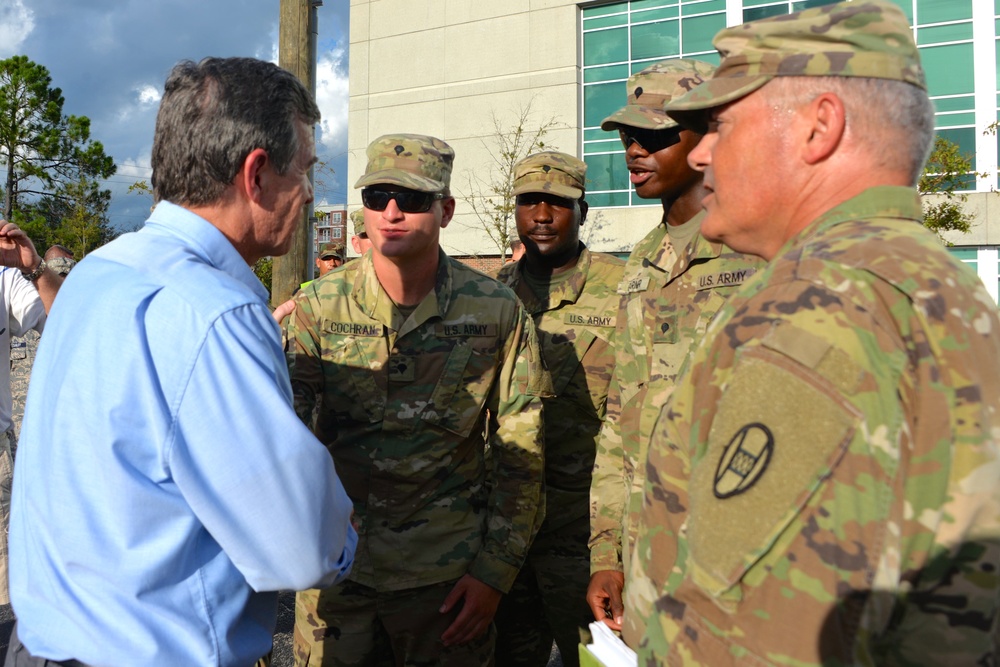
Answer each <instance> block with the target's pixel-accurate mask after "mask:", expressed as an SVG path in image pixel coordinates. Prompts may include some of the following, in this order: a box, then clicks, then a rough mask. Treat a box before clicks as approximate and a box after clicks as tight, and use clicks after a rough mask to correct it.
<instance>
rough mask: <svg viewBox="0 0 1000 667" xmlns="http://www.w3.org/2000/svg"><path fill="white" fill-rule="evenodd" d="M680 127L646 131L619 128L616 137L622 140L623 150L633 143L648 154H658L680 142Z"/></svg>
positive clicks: (635, 128) (637, 128)
mask: <svg viewBox="0 0 1000 667" xmlns="http://www.w3.org/2000/svg"><path fill="white" fill-rule="evenodd" d="M681 131H682V128H681V127H671V128H669V129H667V130H646V129H643V128H641V127H629V128H627V129H626V128H624V127H619V128H618V136H620V137H621V138H622V144H623V145H624V146H625V150H628V147H629V146H631V145H632V143H633V142H635V143H637V144H639V147H640V148H642V149H643V150H644V151H646V152H647V153H649V154H653V153H658V152H660V151H662V150H663V149H664V148H670V147H671V146H673V145H674V144H679V143H680V142H681Z"/></svg>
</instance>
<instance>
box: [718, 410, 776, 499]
mask: <svg viewBox="0 0 1000 667" xmlns="http://www.w3.org/2000/svg"><path fill="white" fill-rule="evenodd" d="M773 451H774V435H773V434H772V433H771V429H769V428H768V427H766V426H764V425H763V424H758V423H753V424H747V425H746V426H744V427H743V428H741V429H740V430H739V431H737V432H736V435H734V436H733V437H732V439H731V440H730V441H729V444H728V445H726V447H725V449H724V450H723V451H722V456H721V457H720V458H719V465H718V467H717V468H716V469H715V497H716V498H719V499H720V500H723V499H725V498H731V497H732V496H736V495H739V494H741V493H743V492H744V491H746V490H747V489H749V488H750V487H751V486H753V485H754V484H756V483H757V480H758V479H760V476H761V475H763V474H764V471H765V470H767V464H768V463H769V462H770V461H771V453H772V452H773Z"/></svg>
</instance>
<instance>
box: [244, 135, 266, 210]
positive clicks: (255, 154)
mask: <svg viewBox="0 0 1000 667" xmlns="http://www.w3.org/2000/svg"><path fill="white" fill-rule="evenodd" d="M269 161H270V159H269V158H268V155H267V151H265V150H264V149H263V148H255V149H253V150H252V151H250V152H249V153H247V156H246V157H245V158H243V168H242V169H240V171H239V173H238V174H236V181H237V183H236V184H237V185H238V186H239V189H240V191H241V192H243V193H244V194H245V195H246V197H247V199H249V200H250V201H253V202H259V201H260V199H261V196H262V194H263V190H264V180H265V177H266V175H265V173H264V172H265V170H266V168H267V166H268V163H269Z"/></svg>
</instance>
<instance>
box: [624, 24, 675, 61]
mask: <svg viewBox="0 0 1000 667" xmlns="http://www.w3.org/2000/svg"><path fill="white" fill-rule="evenodd" d="M680 52H681V51H680V44H679V43H678V39H677V21H660V22H658V23H644V24H642V25H636V26H632V57H633V58H634V59H636V60H639V59H641V58H666V57H667V56H676V55H679V54H680Z"/></svg>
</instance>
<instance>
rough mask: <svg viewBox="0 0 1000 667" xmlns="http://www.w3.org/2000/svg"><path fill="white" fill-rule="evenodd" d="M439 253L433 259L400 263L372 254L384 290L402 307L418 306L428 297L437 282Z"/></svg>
mask: <svg viewBox="0 0 1000 667" xmlns="http://www.w3.org/2000/svg"><path fill="white" fill-rule="evenodd" d="M439 260H440V257H439V255H438V254H437V251H435V252H434V255H433V257H427V258H424V259H421V260H419V261H399V260H397V259H396V258H387V257H385V256H383V255H380V254H379V253H377V252H374V251H373V252H372V264H374V266H375V275H376V276H377V277H378V281H379V284H380V285H382V289H384V290H385V293H386V294H387V295H388V296H389V298H390V299H392V301H393V303H396V304H398V305H400V306H416V305H417V304H419V303H420V302H421V301H423V300H424V297H425V296H427V295H428V294H429V293H430V291H431V290H432V289H434V285H435V283H436V282H437V270H438V261H439Z"/></svg>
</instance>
